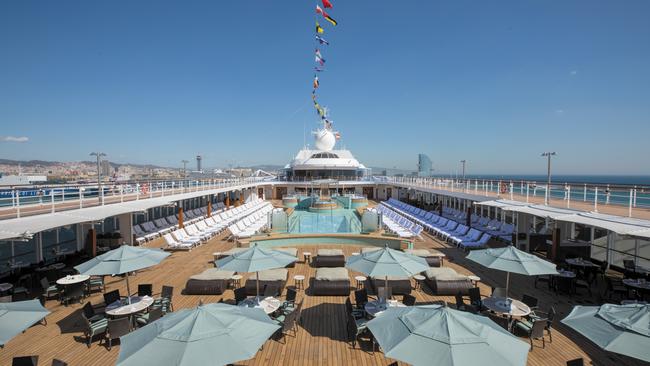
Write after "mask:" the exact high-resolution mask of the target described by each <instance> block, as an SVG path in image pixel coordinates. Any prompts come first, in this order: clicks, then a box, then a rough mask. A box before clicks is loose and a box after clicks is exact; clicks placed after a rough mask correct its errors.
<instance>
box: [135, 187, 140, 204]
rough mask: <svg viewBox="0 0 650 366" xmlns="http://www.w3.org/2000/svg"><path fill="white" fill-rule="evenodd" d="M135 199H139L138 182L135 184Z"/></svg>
mask: <svg viewBox="0 0 650 366" xmlns="http://www.w3.org/2000/svg"><path fill="white" fill-rule="evenodd" d="M135 200H136V201H139V200H140V183H136V184H135Z"/></svg>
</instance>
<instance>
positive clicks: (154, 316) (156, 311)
mask: <svg viewBox="0 0 650 366" xmlns="http://www.w3.org/2000/svg"><path fill="white" fill-rule="evenodd" d="M222 300H223V299H222ZM162 316H163V311H162V308H161V307H159V308H152V309H151V310H149V319H148V321H147V323H151V322H153V321H155V320H158V319H160V318H162Z"/></svg>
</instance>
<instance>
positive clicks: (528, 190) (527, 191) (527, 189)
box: [526, 183, 530, 203]
mask: <svg viewBox="0 0 650 366" xmlns="http://www.w3.org/2000/svg"><path fill="white" fill-rule="evenodd" d="M529 193H530V184H529V183H526V203H528V195H529Z"/></svg>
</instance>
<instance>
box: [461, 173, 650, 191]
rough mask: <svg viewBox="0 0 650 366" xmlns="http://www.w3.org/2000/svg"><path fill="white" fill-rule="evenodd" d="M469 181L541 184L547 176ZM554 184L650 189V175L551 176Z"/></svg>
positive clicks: (492, 176) (493, 176) (483, 176)
mask: <svg viewBox="0 0 650 366" xmlns="http://www.w3.org/2000/svg"><path fill="white" fill-rule="evenodd" d="M466 177H467V178H469V179H493V180H507V181H510V180H512V181H522V180H526V181H535V182H539V183H541V184H544V183H546V179H547V177H546V175H541V174H539V175H516V174H501V175H498V174H480V175H479V174H477V175H467V176H466ZM551 181H552V183H554V184H564V183H587V184H598V185H607V184H610V185H632V186H634V185H636V186H640V187H641V186H643V187H645V188H650V175H563V174H557V175H551Z"/></svg>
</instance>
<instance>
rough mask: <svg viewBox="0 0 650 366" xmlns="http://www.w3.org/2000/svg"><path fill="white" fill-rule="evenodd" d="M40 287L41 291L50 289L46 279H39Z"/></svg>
mask: <svg viewBox="0 0 650 366" xmlns="http://www.w3.org/2000/svg"><path fill="white" fill-rule="evenodd" d="M41 287H42V288H43V290H47V289H48V288H49V287H50V282H49V281H48V280H47V277H42V278H41Z"/></svg>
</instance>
